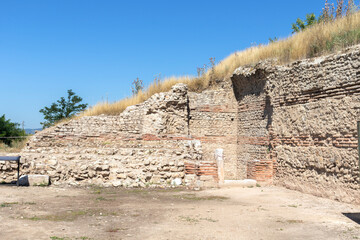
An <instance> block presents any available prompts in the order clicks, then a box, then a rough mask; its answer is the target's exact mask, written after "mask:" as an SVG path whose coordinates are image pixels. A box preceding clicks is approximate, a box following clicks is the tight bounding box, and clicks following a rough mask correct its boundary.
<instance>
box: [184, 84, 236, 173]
mask: <svg viewBox="0 0 360 240" xmlns="http://www.w3.org/2000/svg"><path fill="white" fill-rule="evenodd" d="M225 83H227V84H225V85H224V86H222V88H221V89H218V90H206V91H204V92H202V93H189V106H190V121H189V126H190V131H189V134H190V135H191V137H193V138H194V139H198V140H200V141H201V143H202V152H203V159H204V160H205V161H209V162H216V161H215V155H214V154H215V150H216V149H218V148H221V149H223V150H224V170H225V179H242V178H243V175H240V174H239V172H238V170H237V169H238V168H239V162H238V158H237V153H238V152H237V151H238V150H237V143H236V142H237V136H236V135H237V133H236V130H235V129H236V128H237V101H236V99H235V96H234V93H233V91H232V86H231V84H230V81H229V80H228V81H225ZM204 169H206V168H204ZM209 169H210V170H209V174H208V175H213V176H215V175H216V176H217V174H214V170H213V169H212V168H209Z"/></svg>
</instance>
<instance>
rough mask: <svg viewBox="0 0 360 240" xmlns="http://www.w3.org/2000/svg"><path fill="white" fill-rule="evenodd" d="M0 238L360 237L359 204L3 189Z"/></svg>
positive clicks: (173, 192)
mask: <svg viewBox="0 0 360 240" xmlns="http://www.w3.org/2000/svg"><path fill="white" fill-rule="evenodd" d="M0 193H1V194H0V223H1V231H0V239H2V240H3V239H6V240H7V239H55V240H60V239H67V240H69V239H82V240H84V239H101V240H102V239H191V240H195V239H317V240H319V239H360V225H359V224H358V223H356V222H354V221H352V220H350V219H349V218H347V217H346V216H344V215H343V213H359V212H360V206H355V205H350V204H343V203H339V202H335V201H332V200H328V199H323V198H317V197H314V196H311V195H306V194H302V193H299V192H295V191H290V190H287V189H283V188H278V187H254V188H222V189H213V190H205V191H197V192H195V191H188V190H184V189H167V190H162V189H121V188H97V187H88V188H70V187H19V188H17V187H15V186H9V185H0Z"/></svg>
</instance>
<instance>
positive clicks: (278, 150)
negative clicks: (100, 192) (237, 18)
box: [0, 46, 360, 204]
mask: <svg viewBox="0 0 360 240" xmlns="http://www.w3.org/2000/svg"><path fill="white" fill-rule="evenodd" d="M217 85H218V88H217V89H216V90H206V91H203V92H202V93H194V92H189V91H188V90H187V87H186V85H183V84H178V85H176V86H174V87H173V88H172V90H171V91H169V92H167V93H160V94H155V95H154V96H152V97H151V98H150V99H148V100H147V101H146V102H144V103H142V104H139V105H136V106H132V107H129V108H127V109H126V110H125V111H124V112H123V113H121V114H120V115H119V116H94V117H82V118H80V119H75V120H71V121H70V122H67V123H63V124H59V125H57V126H55V127H52V128H49V129H46V130H44V131H41V132H39V133H37V134H35V135H34V136H33V137H32V139H31V140H30V141H29V143H28V146H27V147H26V148H25V149H24V150H23V152H22V158H23V160H24V163H23V165H22V170H21V171H22V173H23V174H26V173H32V174H48V175H50V177H51V181H52V182H53V183H69V184H76V185H78V184H101V185H113V186H124V187H146V186H156V185H161V186H166V185H170V184H179V183H181V184H183V185H187V186H190V187H212V186H217V185H218V183H219V182H220V183H222V180H223V176H224V179H225V180H238V179H247V178H251V179H256V180H257V181H260V182H267V183H274V184H277V185H282V186H286V187H288V188H291V189H296V190H300V191H303V192H306V193H311V194H315V195H318V196H324V197H329V198H332V199H337V200H340V201H345V202H352V203H357V204H360V176H359V174H360V172H359V159H358V151H357V143H358V136H357V131H356V123H357V121H360V47H359V46H356V47H352V48H349V49H347V50H346V51H344V52H342V53H340V54H334V55H329V56H326V57H321V58H315V59H308V60H302V61H297V62H293V63H291V64H288V65H285V66H279V65H275V64H274V62H271V61H266V62H261V63H258V64H257V65H255V66H252V67H241V68H239V69H237V70H236V71H235V73H234V74H233V76H232V77H231V78H230V79H224V80H222V81H220V82H219V83H218V84H217ZM215 152H217V154H215ZM219 153H220V155H219ZM1 166H2V167H1V169H2V170H6V171H1V172H0V174H1V175H0V177H2V179H4V180H9V179H12V178H13V177H14V176H13V175H14V174H15V172H12V171H11V165H9V164H8V165H6V164H5V165H4V164H3V165H1ZM222 171H223V173H224V175H223V176H222V174H220V175H219V173H221V172H222ZM13 173H14V174H13Z"/></svg>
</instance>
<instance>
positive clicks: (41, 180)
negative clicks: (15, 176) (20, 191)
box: [19, 175, 50, 186]
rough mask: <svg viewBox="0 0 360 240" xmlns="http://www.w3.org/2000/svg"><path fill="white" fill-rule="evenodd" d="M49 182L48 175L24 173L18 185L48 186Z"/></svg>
mask: <svg viewBox="0 0 360 240" xmlns="http://www.w3.org/2000/svg"><path fill="white" fill-rule="evenodd" d="M49 184H50V177H49V176H48V175H24V176H21V177H20V179H19V185H20V186H48V185H49Z"/></svg>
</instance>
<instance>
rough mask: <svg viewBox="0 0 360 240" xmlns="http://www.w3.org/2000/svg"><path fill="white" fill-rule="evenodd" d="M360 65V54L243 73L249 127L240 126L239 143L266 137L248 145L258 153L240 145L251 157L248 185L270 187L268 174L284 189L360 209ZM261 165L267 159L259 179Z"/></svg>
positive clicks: (239, 82)
mask: <svg viewBox="0 0 360 240" xmlns="http://www.w3.org/2000/svg"><path fill="white" fill-rule="evenodd" d="M359 57H360V48H359V46H357V47H353V48H350V49H348V50H347V51H346V52H345V53H342V54H335V55H330V56H326V57H321V58H315V59H309V60H304V61H298V62H294V63H292V64H289V65H286V66H276V65H273V64H272V63H271V62H263V63H259V64H257V65H256V66H255V67H252V68H239V69H238V70H237V71H236V72H235V74H234V76H233V78H232V80H233V83H234V90H235V92H237V93H238V95H239V96H240V98H239V115H240V118H242V119H245V123H243V122H244V120H241V119H240V121H239V122H240V134H239V137H241V132H242V131H245V132H246V133H247V134H248V136H250V135H252V136H259V137H261V138H257V139H254V138H253V139H247V140H246V141H251V144H252V145H256V146H258V147H247V146H248V143H241V144H240V145H241V146H240V148H243V149H244V152H243V153H242V154H243V155H246V154H247V155H248V156H250V157H249V158H246V159H245V161H247V165H248V177H252V178H255V179H262V176H261V174H262V170H261V169H264V168H265V169H268V170H267V174H268V175H267V176H268V177H269V180H274V182H275V183H276V184H279V185H282V186H286V187H288V188H291V189H297V190H301V191H303V192H307V193H311V194H315V195H319V196H326V197H329V198H332V199H338V200H342V201H346V202H353V203H360V199H359V196H360V175H359V174H360V172H359V159H358V150H357V142H358V136H357V131H356V125H357V121H360V68H359V66H360V58H359ZM236 86H238V87H236ZM250 86H252V87H250ZM258 101H259V102H258ZM257 102H258V104H257ZM243 108H244V109H245V110H244V111H245V112H244V117H241V111H242V109H243ZM254 109H255V110H254ZM262 113H263V114H262ZM254 120H255V121H254ZM247 124H249V125H252V126H251V127H248V126H247ZM252 129H255V130H254V131H252ZM266 148H268V149H266ZM254 149H255V150H254ZM254 152H255V153H254ZM258 158H264V159H265V160H264V164H263V166H257V165H258V164H255V171H254V170H251V169H253V166H252V164H251V162H252V161H258V160H260V163H261V161H262V160H261V159H258ZM249 162H250V163H249ZM266 163H267V164H266ZM244 164H246V163H244ZM249 165H250V166H249ZM271 169H273V171H274V176H271V174H270V173H271ZM249 170H250V173H249ZM252 173H254V174H252Z"/></svg>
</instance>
